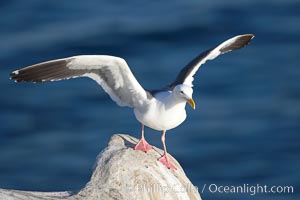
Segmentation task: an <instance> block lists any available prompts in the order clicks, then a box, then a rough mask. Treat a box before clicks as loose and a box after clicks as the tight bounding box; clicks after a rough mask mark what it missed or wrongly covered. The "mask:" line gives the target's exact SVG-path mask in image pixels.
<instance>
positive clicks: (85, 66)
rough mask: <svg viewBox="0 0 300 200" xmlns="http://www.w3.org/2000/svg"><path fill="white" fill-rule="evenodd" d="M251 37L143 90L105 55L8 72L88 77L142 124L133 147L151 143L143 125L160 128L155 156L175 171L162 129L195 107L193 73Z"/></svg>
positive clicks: (37, 78)
mask: <svg viewBox="0 0 300 200" xmlns="http://www.w3.org/2000/svg"><path fill="white" fill-rule="evenodd" d="M253 38H254V35H253V34H244V35H238V36H235V37H232V38H230V39H228V40H226V41H224V42H223V43H221V44H219V45H218V46H216V47H214V48H211V49H208V50H206V51H204V52H203V53H201V54H200V55H198V56H197V57H195V58H194V59H193V60H192V61H191V62H189V63H188V64H187V65H186V66H185V67H184V68H183V69H182V70H181V71H180V72H179V74H178V76H177V77H176V78H175V80H174V81H173V82H172V83H171V84H169V85H167V86H165V87H163V88H162V89H159V90H146V89H144V88H143V87H142V86H141V85H140V84H139V82H138V81H137V79H136V78H135V77H134V75H133V73H132V72H131V70H130V68H129V67H128V65H127V63H126V61H125V60H124V59H122V58H120V57H115V56H109V55H79V56H73V57H68V58H63V59H57V60H51V61H47V62H42V63H38V64H35V65H31V66H28V67H25V68H22V69H19V70H16V71H13V72H12V73H11V74H10V78H11V79H12V80H14V81H15V82H35V83H39V82H47V81H59V80H64V79H70V78H79V77H88V78H90V79H92V80H94V81H96V82H97V83H98V84H99V85H100V86H101V87H102V88H103V89H104V91H105V92H107V93H108V95H109V96H110V97H111V99H112V100H113V101H115V102H116V103H117V104H118V105H119V106H127V107H130V108H132V109H133V112H134V115H135V117H136V119H137V120H138V121H139V122H140V123H141V124H142V131H141V139H140V140H139V142H138V143H137V144H136V146H135V147H134V149H135V150H140V151H144V152H148V151H149V150H151V149H152V146H151V145H150V144H149V143H148V142H147V141H146V140H145V136H144V126H147V127H150V128H152V129H154V130H157V131H162V136H161V141H162V144H163V148H164V154H163V155H162V156H161V157H160V158H159V159H158V161H159V162H161V163H162V164H163V165H165V166H166V167H167V168H169V169H173V170H176V167H175V165H174V164H173V163H172V162H171V160H170V158H169V156H168V153H167V148H166V142H165V136H166V131H168V130H170V129H173V128H175V127H177V126H179V125H180V124H181V123H182V122H183V121H185V119H186V110H185V107H186V103H188V104H190V106H191V107H192V108H193V109H195V102H194V100H193V98H192V94H193V80H194V75H195V73H196V72H197V71H198V69H199V67H200V66H201V65H202V64H204V63H205V62H206V61H207V60H213V59H214V58H216V57H217V56H219V55H221V54H224V53H227V52H230V51H232V50H236V49H240V48H242V47H244V46H245V45H247V44H248V43H249V42H250V41H251V40H252V39H253Z"/></svg>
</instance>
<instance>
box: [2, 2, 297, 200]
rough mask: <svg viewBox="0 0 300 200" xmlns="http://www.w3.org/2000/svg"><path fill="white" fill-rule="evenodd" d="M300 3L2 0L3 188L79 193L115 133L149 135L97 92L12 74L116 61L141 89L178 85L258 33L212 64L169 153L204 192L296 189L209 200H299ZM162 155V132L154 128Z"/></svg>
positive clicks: (79, 83) (92, 86)
mask: <svg viewBox="0 0 300 200" xmlns="http://www.w3.org/2000/svg"><path fill="white" fill-rule="evenodd" d="M299 10H300V2H299V1H296V0H287V1H280V0H264V1H261V0H252V1H249V0H233V1H230V2H228V1H221V0H212V1H206V2H203V1H196V0H192V1H180V0H173V1H163V2H162V1H143V0H142V1H140V0H139V1H138V0H132V1H130V2H128V1H127V2H126V3H125V2H119V1H112V0H110V1H108V0H103V1H100V0H92V1H72V2H70V1H58V0H54V1H39V0H27V1H18V0H13V1H2V2H1V3H0V13H1V18H0V27H1V29H0V44H1V48H0V66H1V67H0V89H1V93H0V188H10V189H20V190H36V191H61V190H78V189H80V188H82V187H83V186H84V185H85V183H86V182H87V181H88V180H89V178H90V175H91V172H92V168H93V164H94V162H95V157H96V156H97V154H98V153H99V152H100V151H101V150H102V149H103V148H104V147H105V146H106V144H107V142H108V140H109V138H110V136H111V135H112V134H114V133H128V134H130V135H133V136H135V137H139V136H140V124H139V123H138V122H137V121H136V120H135V118H134V115H133V113H132V111H131V110H130V109H128V108H120V107H118V106H116V104H115V103H114V102H113V101H111V100H110V99H109V97H108V95H107V94H106V93H105V92H103V90H102V89H101V88H99V87H98V85H97V84H96V83H94V82H93V81H91V80H88V79H72V80H69V81H63V82H53V83H44V84H32V83H22V84H21V83H20V84H16V83H14V82H12V81H11V80H9V79H8V74H9V73H10V72H11V71H13V70H15V69H18V68H21V67H24V66H27V65H31V64H35V63H38V62H42V61H47V60H50V59H56V58H63V57H68V56H73V55H81V54H109V55H115V56H120V57H123V58H125V59H126V61H127V62H128V64H129V66H130V68H131V69H132V71H133V73H134V74H135V76H136V77H137V79H138V80H139V82H140V83H141V84H142V85H143V86H144V87H145V88H149V89H156V88H159V87H161V86H164V85H166V84H168V83H169V82H171V81H172V80H173V78H175V76H176V75H177V73H178V72H179V70H180V69H181V68H182V67H183V66H184V65H185V64H187V63H188V62H189V61H190V60H191V59H192V58H193V57H194V56H196V55H197V54H199V53H201V52H202V51H204V50H206V49H208V48H211V47H213V46H214V45H216V44H218V43H220V42H222V41H223V40H225V39H228V38H230V37H232V36H235V35H238V34H242V33H253V34H255V36H256V37H255V39H254V40H253V41H252V43H251V44H250V45H248V46H247V47H245V48H243V49H242V50H240V51H235V52H232V53H228V54H226V55H223V56H221V57H218V58H217V59H216V60H214V61H210V62H207V63H206V64H205V65H204V66H203V67H201V69H200V70H199V71H198V73H197V76H196V78H195V81H194V84H195V87H194V99H195V101H196V105H197V109H196V110H195V111H194V110H192V109H190V108H189V107H187V111H188V118H187V120H186V122H185V123H184V124H182V125H181V126H180V127H178V128H176V129H174V130H171V131H169V132H168V133H167V145H168V150H169V152H170V153H171V154H172V155H173V156H174V157H175V158H176V159H177V160H178V161H179V162H180V163H181V165H182V166H183V168H184V169H185V172H186V174H187V175H188V177H189V178H190V179H191V180H192V182H193V183H194V184H195V185H197V186H198V187H199V190H200V192H201V189H202V188H203V186H204V185H205V184H206V185H210V184H216V185H223V186H226V185H229V186H230V185H234V186H238V185H243V184H249V185H256V184H260V185H267V186H273V185H275V186H285V185H288V186H293V187H294V193H293V194H256V195H250V194H249V193H248V194H232V193H231V194H221V193H217V192H216V193H213V192H210V191H208V190H207V189H206V190H205V191H204V193H202V194H201V196H202V198H203V199H234V200H235V199H246V200H247V199H299V198H300V195H299V193H297V190H298V189H299V188H300V173H299V167H300V160H299V155H300V145H299V142H300V135H299V132H300V123H299V121H300V84H299V80H300V68H299V64H300V60H299V52H300V37H299V36H300V25H299V22H300V12H299ZM146 137H147V139H148V141H149V142H150V143H152V144H154V145H156V146H158V147H161V143H160V133H159V132H156V131H153V130H151V129H146Z"/></svg>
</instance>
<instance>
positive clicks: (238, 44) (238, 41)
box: [166, 34, 254, 90]
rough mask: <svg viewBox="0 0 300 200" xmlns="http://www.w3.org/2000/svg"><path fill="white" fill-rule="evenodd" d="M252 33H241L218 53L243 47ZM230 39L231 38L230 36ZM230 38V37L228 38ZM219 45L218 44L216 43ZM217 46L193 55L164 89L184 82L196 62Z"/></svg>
mask: <svg viewBox="0 0 300 200" xmlns="http://www.w3.org/2000/svg"><path fill="white" fill-rule="evenodd" d="M253 37H254V35H252V34H245V35H241V36H240V37H238V38H237V39H236V40H235V41H234V43H232V44H230V45H228V46H224V47H223V48H221V49H220V53H221V54H224V53H227V52H230V51H232V50H236V49H240V48H242V47H244V46H245V45H247V44H248V43H249V42H250V41H251V39H253ZM231 39H232V38H231ZM229 40H230V39H229ZM218 46H219V45H218ZM218 46H216V47H214V48H212V49H209V50H206V51H204V52H202V53H201V54H200V55H198V56H197V57H195V58H194V59H193V60H192V61H191V62H189V63H188V64H187V65H186V66H185V67H184V68H183V69H182V70H181V71H180V72H179V74H178V75H177V77H176V79H175V80H174V81H173V82H172V83H171V84H170V85H168V86H167V87H166V89H169V90H171V89H173V88H174V87H175V86H176V85H178V84H182V83H184V81H185V79H186V78H187V77H188V76H189V75H190V74H191V72H192V71H193V69H194V68H196V67H199V66H198V64H199V63H201V61H202V60H204V59H207V57H208V56H209V54H210V53H211V52H212V51H213V50H214V49H216V48H217V47H218Z"/></svg>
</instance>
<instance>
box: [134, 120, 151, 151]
mask: <svg viewBox="0 0 300 200" xmlns="http://www.w3.org/2000/svg"><path fill="white" fill-rule="evenodd" d="M151 149H152V146H151V145H150V144H148V142H147V141H146V140H145V137H144V124H142V137H141V139H140V141H139V142H138V143H137V144H136V145H135V147H134V150H140V151H144V152H145V153H146V152H147V151H150V150H151Z"/></svg>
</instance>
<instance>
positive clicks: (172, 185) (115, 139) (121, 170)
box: [0, 134, 201, 200]
mask: <svg viewBox="0 0 300 200" xmlns="http://www.w3.org/2000/svg"><path fill="white" fill-rule="evenodd" d="M137 141H138V139H136V138H134V137H131V136H129V135H123V134H117V135H113V136H112V137H111V139H110V141H109V144H108V146H107V147H106V148H105V149H104V150H103V151H102V152H101V153H100V154H99V156H98V158H97V162H96V167H95V169H94V172H93V175H92V177H91V180H90V181H89V182H88V183H87V184H86V186H85V187H84V188H83V189H81V190H80V191H79V192H28V191H18V190H4V189H0V199H1V200H2V199H3V200H16V199H18V200H19V199H22V200H23V199H24V200H25V199H26V200H27V199H28V200H37V199H53V200H55V199H60V200H61V199H67V200H72V199H84V200H96V199H97V200H98V199H99V200H110V199H115V200H119V199H120V200H123V199H124V200H127V199H136V200H139V199H141V200H152V199H153V200H156V199H166V200H168V199H170V200H189V199H190V200H201V197H200V195H199V193H198V190H197V188H196V187H195V186H194V185H193V184H192V183H191V182H190V180H189V179H188V178H187V177H186V175H185V173H184V171H183V169H182V168H181V166H180V165H179V163H178V162H177V161H176V160H175V159H174V158H173V157H172V156H170V158H171V159H172V161H173V163H175V165H176V167H177V170H176V171H174V170H170V169H167V168H166V167H165V166H164V165H162V164H161V163H159V162H158V161H157V159H158V158H159V157H160V156H161V155H162V153H163V151H162V150H160V149H158V148H155V147H154V148H153V149H152V150H150V151H149V152H148V153H144V152H141V151H134V150H133V147H134V145H135V144H136V143H137Z"/></svg>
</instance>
